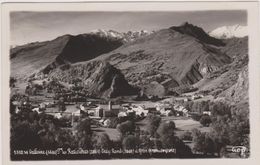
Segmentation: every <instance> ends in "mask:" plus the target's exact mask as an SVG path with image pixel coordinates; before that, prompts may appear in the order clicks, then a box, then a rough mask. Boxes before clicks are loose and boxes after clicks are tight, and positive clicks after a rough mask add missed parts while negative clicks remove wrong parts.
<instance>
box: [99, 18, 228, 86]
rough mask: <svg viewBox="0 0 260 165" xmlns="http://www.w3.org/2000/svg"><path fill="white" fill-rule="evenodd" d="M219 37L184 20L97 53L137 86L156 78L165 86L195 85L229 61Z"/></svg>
mask: <svg viewBox="0 0 260 165" xmlns="http://www.w3.org/2000/svg"><path fill="white" fill-rule="evenodd" d="M224 46H225V43H223V42H222V41H221V40H218V39H215V38H213V37H210V36H209V35H207V33H205V32H204V31H203V30H202V29H201V28H198V27H196V26H193V25H191V24H188V23H185V24H183V25H181V26H179V27H171V28H169V29H163V30H160V31H157V32H154V33H152V34H150V35H148V36H146V37H142V38H139V39H137V40H136V41H134V42H130V43H127V44H124V45H122V46H121V47H119V48H118V49H116V50H114V51H112V52H110V53H108V54H105V55H102V56H99V57H98V59H102V60H107V61H109V62H110V63H111V64H112V65H114V66H116V67H117V68H119V69H121V70H122V72H123V73H124V74H125V76H126V78H127V80H128V81H129V82H131V83H132V84H136V85H139V86H142V85H146V84H149V83H150V82H153V81H157V82H158V83H161V84H164V85H165V86H166V87H167V88H168V87H176V86H179V85H183V84H194V83H196V82H198V81H199V80H201V79H202V78H203V77H204V76H205V75H207V74H208V73H210V72H213V71H215V70H217V69H219V68H220V67H222V66H224V65H226V64H229V63H231V61H232V59H231V58H230V57H229V56H227V55H226V54H225V53H223V52H222V51H221V49H222V47H224Z"/></svg>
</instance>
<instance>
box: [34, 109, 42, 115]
mask: <svg viewBox="0 0 260 165" xmlns="http://www.w3.org/2000/svg"><path fill="white" fill-rule="evenodd" d="M40 109H41V108H33V109H32V111H33V112H37V113H38V114H40V113H42V111H41V110H40Z"/></svg>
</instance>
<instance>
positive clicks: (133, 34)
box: [91, 29, 154, 42]
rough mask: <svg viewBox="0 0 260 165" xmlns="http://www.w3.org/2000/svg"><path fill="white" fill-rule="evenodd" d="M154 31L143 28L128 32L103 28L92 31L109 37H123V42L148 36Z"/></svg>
mask: <svg viewBox="0 0 260 165" xmlns="http://www.w3.org/2000/svg"><path fill="white" fill-rule="evenodd" d="M153 32H154V31H152V32H148V31H147V30H141V31H128V32H122V33H121V32H117V31H115V30H103V29H98V30H93V31H92V32H91V33H92V34H97V35H100V36H104V37H109V38H116V39H121V40H122V41H123V42H130V41H134V40H136V39H138V38H140V37H144V36H147V35H149V34H151V33H153Z"/></svg>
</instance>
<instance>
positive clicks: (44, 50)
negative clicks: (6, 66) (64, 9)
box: [10, 34, 123, 78]
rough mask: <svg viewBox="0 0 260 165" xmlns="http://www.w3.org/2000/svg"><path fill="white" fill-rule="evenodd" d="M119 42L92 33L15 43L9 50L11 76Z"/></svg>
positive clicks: (86, 56)
mask: <svg viewBox="0 0 260 165" xmlns="http://www.w3.org/2000/svg"><path fill="white" fill-rule="evenodd" d="M122 44H123V42H122V41H121V40H119V39H116V38H108V37H103V36H100V35H95V34H81V35H76V36H72V35H64V36H61V37H58V38H56V39H54V40H52V41H46V42H35V43H30V44H26V45H23V46H18V47H15V48H13V49H11V51H10V58H11V76H14V77H18V78H27V77H29V76H31V75H32V74H34V73H37V72H39V71H43V73H45V74H46V73H48V72H50V70H52V69H54V68H56V67H58V66H60V65H63V64H71V63H77V62H80V61H87V60H91V59H93V58H95V57H97V56H99V55H101V54H103V53H107V52H109V51H111V50H113V49H116V48H118V47H119V46H121V45H122Z"/></svg>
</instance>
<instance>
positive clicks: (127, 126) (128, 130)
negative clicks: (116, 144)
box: [116, 120, 135, 136]
mask: <svg viewBox="0 0 260 165" xmlns="http://www.w3.org/2000/svg"><path fill="white" fill-rule="evenodd" d="M116 129H117V130H118V131H119V132H120V133H121V135H122V136H125V135H127V134H132V133H133V132H134V131H135V123H134V122H132V121H129V120H128V121H126V122H123V123H121V124H118V125H117V127H116Z"/></svg>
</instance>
